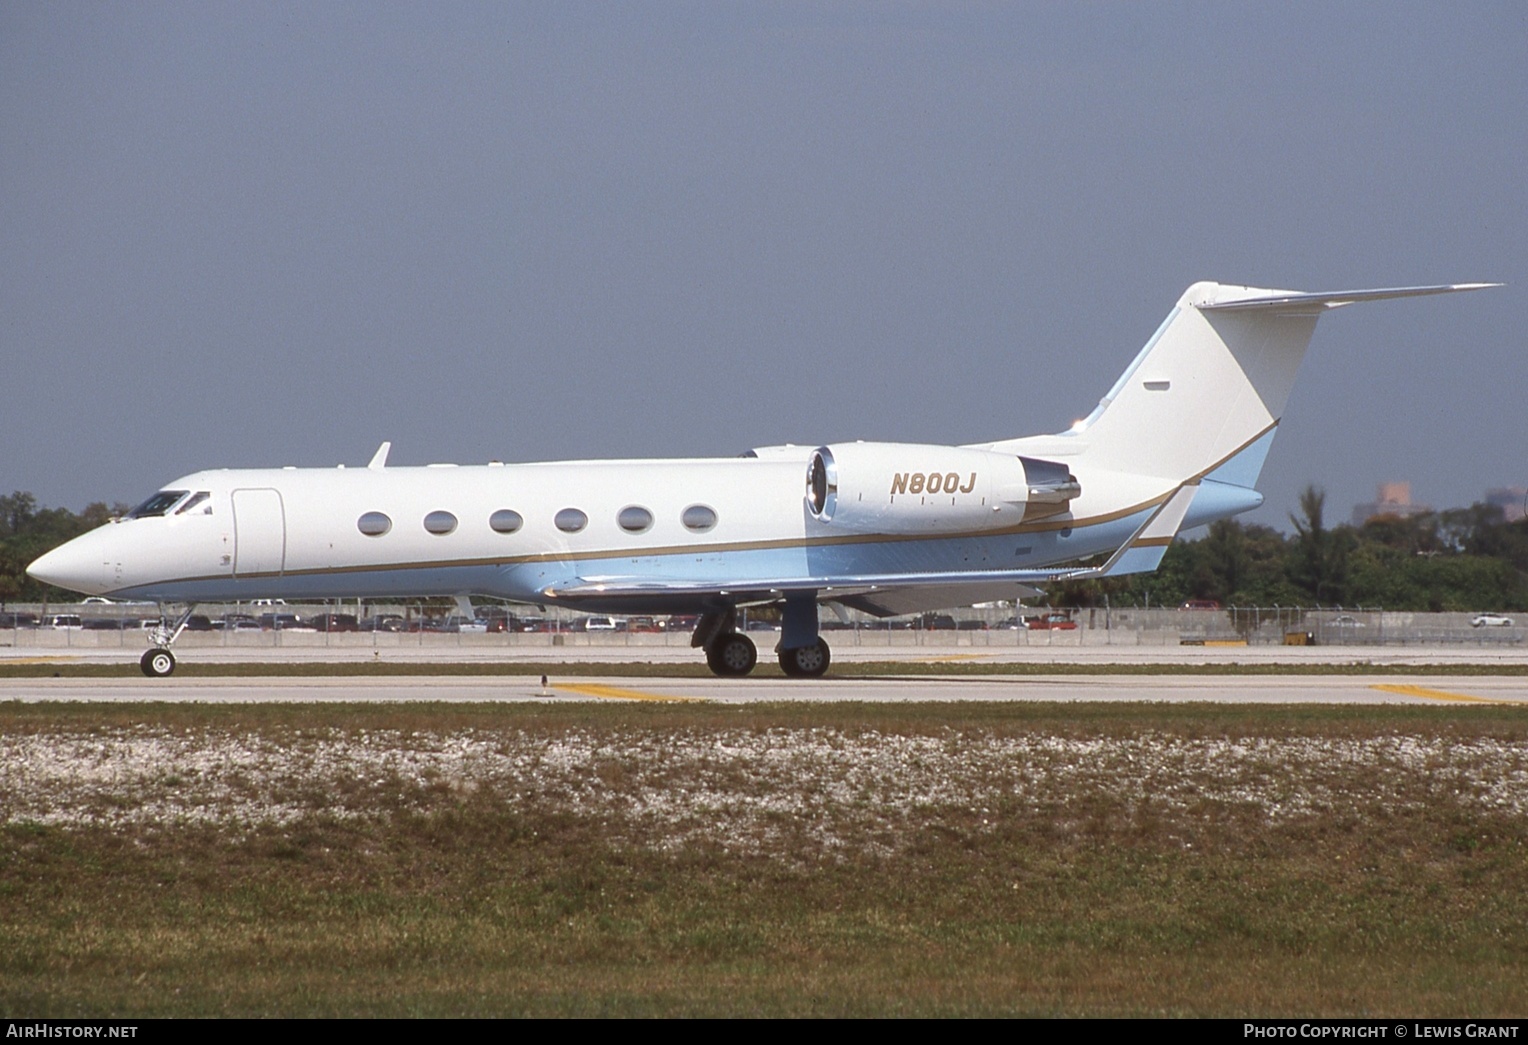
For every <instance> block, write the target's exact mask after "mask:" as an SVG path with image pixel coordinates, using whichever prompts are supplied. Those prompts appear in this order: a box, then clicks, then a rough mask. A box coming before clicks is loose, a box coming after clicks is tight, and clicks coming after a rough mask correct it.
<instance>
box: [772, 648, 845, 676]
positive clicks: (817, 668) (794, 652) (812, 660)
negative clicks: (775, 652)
mask: <svg viewBox="0 0 1528 1045" xmlns="http://www.w3.org/2000/svg"><path fill="white" fill-rule="evenodd" d="M832 659H833V657H832V654H831V653H829V652H828V644H827V643H826V642H824V641H822V639H820V638H819V639H818V640H817V641H816V642H814V643H813V644H812V645H810V646H799V647H797V648H796V649H783V650H781V651H780V670H781V671H783V672H785V673H786V674H787V675H789V676H791V677H792V678H799V679H815V678H821V677H822V676H823V675H824V674H826V673H827V670H828V664H829V663H831V661H832Z"/></svg>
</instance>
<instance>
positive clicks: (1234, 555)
mask: <svg viewBox="0 0 1528 1045" xmlns="http://www.w3.org/2000/svg"><path fill="white" fill-rule="evenodd" d="M126 511H128V506H127V505H125V504H115V505H111V506H108V505H106V504H105V503H104V502H100V501H98V502H96V503H94V504H91V505H88V506H87V507H86V508H85V510H84V511H83V512H80V513H79V514H75V513H74V512H71V511H69V510H68V509H67V508H44V507H42V506H40V505H39V504H38V503H37V498H35V497H33V496H32V495H31V494H29V493H22V492H20V491H17V492H16V493H13V494H11V495H10V496H8V497H0V600H7V601H13V602H18V601H19V602H41V601H42V600H43V599H44V598H47V599H50V600H54V601H57V600H68V599H69V598H70V597H71V596H70V594H69V593H67V592H63V591H60V590H58V589H56V588H49V587H48V586H46V585H42V584H39V583H38V582H37V581H35V580H33V579H32V578H30V577H28V576H27V575H26V568H27V564H28V563H30V562H32V560H34V559H36V558H37V557H38V556H40V555H42V554H43V553H44V552H47V551H49V550H50V549H52V548H56V547H57V546H58V545H60V544H62V543H64V542H65V541H67V540H69V539H70V538H71V537H75V536H77V535H79V534H81V533H84V532H85V531H87V530H90V529H94V528H95V527H97V526H100V525H101V524H102V523H104V522H106V521H107V520H108V519H110V518H111V517H112V516H113V515H121V514H123V513H124V512H126ZM1290 523H1291V524H1292V525H1293V527H1294V533H1293V534H1290V535H1285V534H1282V533H1280V532H1279V531H1277V530H1275V529H1273V528H1271V527H1268V526H1257V525H1243V524H1242V523H1240V522H1237V521H1236V520H1234V519H1229V520H1224V521H1221V522H1217V523H1214V524H1212V525H1211V526H1210V527H1209V531H1208V533H1206V534H1205V535H1204V536H1203V537H1200V538H1198V539H1195V540H1177V541H1174V542H1173V543H1172V545H1171V546H1170V547H1169V548H1168V549H1167V555H1166V556H1165V557H1164V558H1163V560H1162V565H1161V566H1160V567H1159V568H1158V569H1157V571H1156V572H1155V573H1146V574H1134V575H1131V576H1126V577H1117V578H1110V579H1108V580H1104V581H1091V582H1087V583H1069V584H1062V585H1057V586H1054V587H1053V588H1052V589H1051V602H1052V603H1053V604H1055V605H1059V606H1099V605H1103V603H1104V600H1105V598H1106V597H1107V598H1108V600H1109V601H1110V602H1111V603H1112V604H1114V605H1131V604H1133V605H1153V606H1155V605H1164V606H1176V605H1181V604H1182V603H1183V602H1185V601H1187V600H1189V599H1213V600H1215V601H1216V602H1219V603H1220V604H1221V605H1223V606H1231V605H1239V606H1275V605H1277V606H1314V605H1321V606H1374V607H1383V608H1385V609H1393V610H1424V611H1434V612H1438V611H1444V610H1454V611H1464V612H1472V611H1478V610H1528V520H1518V521H1516V522H1511V523H1509V522H1506V521H1505V520H1504V519H1503V517H1502V512H1501V509H1500V508H1497V507H1495V506H1492V505H1486V504H1476V505H1472V506H1471V507H1469V508H1457V509H1451V510H1448V511H1443V512H1434V513H1431V514H1427V515H1418V516H1413V517H1411V518H1407V519H1401V518H1397V517H1394V516H1383V517H1381V518H1378V519H1372V520H1370V521H1369V522H1367V523H1365V524H1364V525H1363V526H1360V527H1356V528H1355V527H1352V526H1335V527H1333V526H1328V525H1327V523H1326V497H1325V495H1324V494H1323V492H1322V491H1321V490H1320V489H1317V488H1316V487H1308V488H1307V489H1306V490H1305V491H1304V493H1302V494H1301V496H1300V511H1299V513H1298V514H1296V515H1292V516H1290Z"/></svg>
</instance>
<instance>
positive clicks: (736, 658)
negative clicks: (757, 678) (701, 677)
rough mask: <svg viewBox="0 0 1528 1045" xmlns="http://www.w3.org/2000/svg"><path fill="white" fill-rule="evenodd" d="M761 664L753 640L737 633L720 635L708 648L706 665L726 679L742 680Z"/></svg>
mask: <svg viewBox="0 0 1528 1045" xmlns="http://www.w3.org/2000/svg"><path fill="white" fill-rule="evenodd" d="M758 662H759V651H758V650H757V649H756V648H755V647H754V644H753V640H752V639H750V638H749V637H748V636H747V635H743V634H741V633H739V632H736V631H729V632H725V633H723V634H721V635H718V636H717V637H716V638H715V639H713V640H712V641H711V645H709V646H707V647H706V664H707V665H708V666H709V667H710V668H711V670H712V672H714V673H715V674H717V675H720V676H721V677H722V678H724V679H728V678H730V679H740V678H742V677H743V676H744V675H746V674H748V673H749V672H750V671H752V670H753V666H754V665H755V664H757V663H758Z"/></svg>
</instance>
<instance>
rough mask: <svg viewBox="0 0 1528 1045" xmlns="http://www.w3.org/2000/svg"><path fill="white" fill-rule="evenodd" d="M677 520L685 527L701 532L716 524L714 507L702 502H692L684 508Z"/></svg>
mask: <svg viewBox="0 0 1528 1045" xmlns="http://www.w3.org/2000/svg"><path fill="white" fill-rule="evenodd" d="M679 521H680V522H682V523H684V525H685V529H687V530H694V531H695V532H697V533H702V532H704V531H706V530H709V529H710V528H711V527H713V526H715V525H716V509H714V508H708V507H706V506H705V505H703V504H692V505H690V506H689V507H688V508H686V509H685V510H684V514H683V515H681V516H680V517H679Z"/></svg>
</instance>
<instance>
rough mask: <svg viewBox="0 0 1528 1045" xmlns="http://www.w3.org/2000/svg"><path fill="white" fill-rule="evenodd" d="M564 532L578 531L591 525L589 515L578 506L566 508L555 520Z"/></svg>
mask: <svg viewBox="0 0 1528 1045" xmlns="http://www.w3.org/2000/svg"><path fill="white" fill-rule="evenodd" d="M553 522H555V523H556V524H557V528H558V529H559V530H561V531H562V532H563V533H577V532H578V531H579V530H582V529H583V528H584V527H585V526H588V525H589V517H588V516H587V515H585V514H584V513H583V512H581V511H579V510H578V509H577V508H564V509H563V510H562V511H560V512H558V513H557V517H556V518H555V519H554V520H553Z"/></svg>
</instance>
